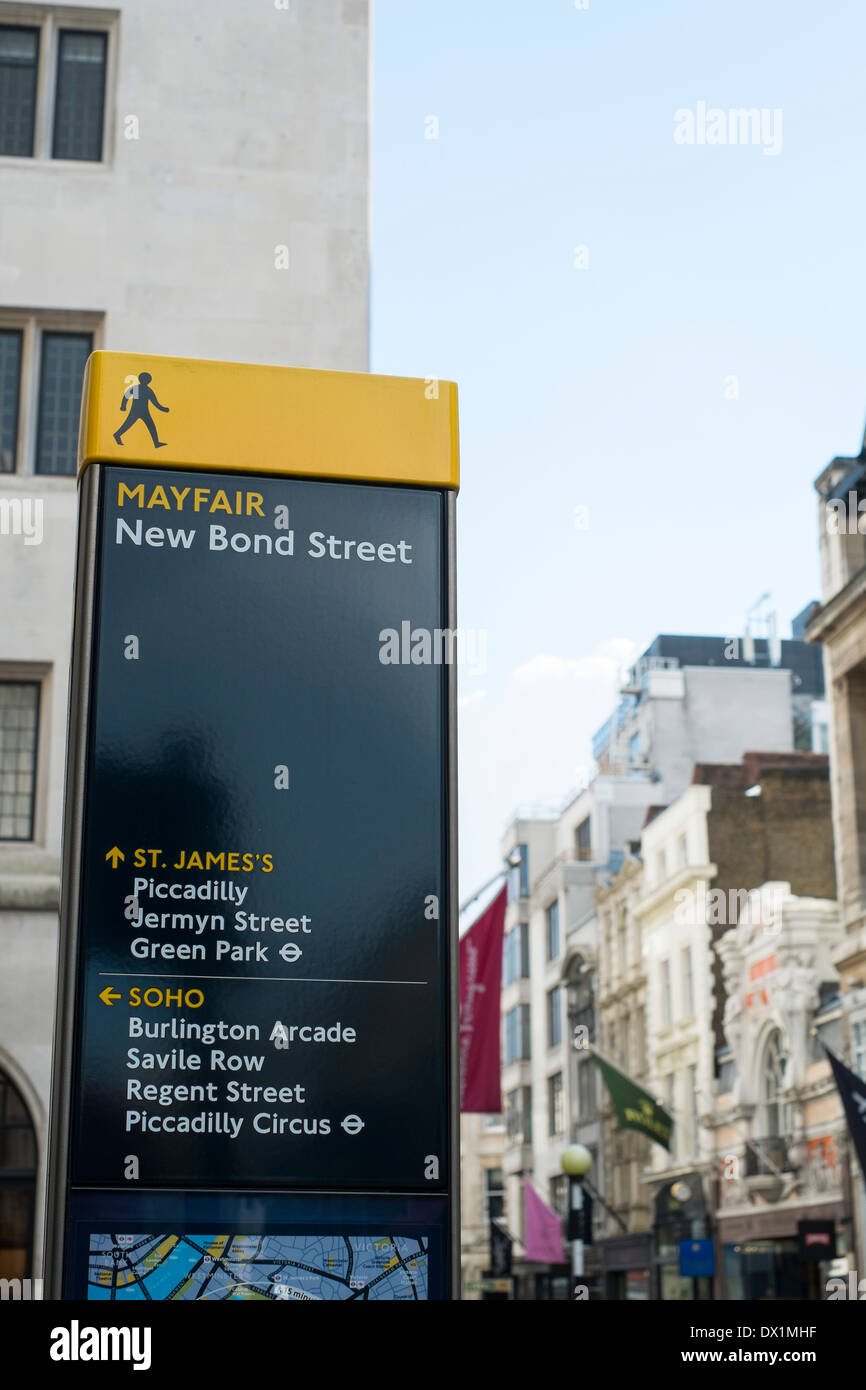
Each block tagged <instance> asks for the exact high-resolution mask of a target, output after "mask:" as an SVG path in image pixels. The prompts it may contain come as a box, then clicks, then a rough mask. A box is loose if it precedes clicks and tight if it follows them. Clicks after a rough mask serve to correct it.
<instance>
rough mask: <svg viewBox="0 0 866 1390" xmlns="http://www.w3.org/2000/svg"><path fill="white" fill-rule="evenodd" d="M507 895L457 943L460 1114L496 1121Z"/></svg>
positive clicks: (503, 892) (502, 894)
mask: <svg viewBox="0 0 866 1390" xmlns="http://www.w3.org/2000/svg"><path fill="white" fill-rule="evenodd" d="M507 902H508V890H507V889H506V888H503V889H502V890H501V892H499V893H497V895H496V897H495V898H494V899H493V901H492V903H490V905H489V907H487V908H486V909H485V911H484V912H483V913H482V914H481V916H480V917H479V918H478V920H477V921H476V922H473V924H472V926H471V927H470V928H469V930H468V931H467V932H464V934H463V936H462V937H461V938H460V1109H461V1110H462V1111H463V1113H464V1114H476V1115H500V1114H501V1113H502V1087H501V1084H500V1056H499V1051H500V1049H499V1038H500V1030H501V1018H500V1010H499V1000H500V991H501V988H502V936H503V927H504V924H505V908H506V905H507Z"/></svg>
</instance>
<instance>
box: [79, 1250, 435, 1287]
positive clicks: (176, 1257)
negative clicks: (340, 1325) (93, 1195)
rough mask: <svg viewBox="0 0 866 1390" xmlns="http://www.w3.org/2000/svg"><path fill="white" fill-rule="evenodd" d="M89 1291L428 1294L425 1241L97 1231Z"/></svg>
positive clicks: (89, 1271)
mask: <svg viewBox="0 0 866 1390" xmlns="http://www.w3.org/2000/svg"><path fill="white" fill-rule="evenodd" d="M87 1297H88V1298H89V1299H112V1300H117V1301H120V1302H122V1301H125V1300H129V1299H133V1300H144V1299H156V1300H160V1301H163V1302H183V1301H186V1300H189V1301H198V1300H204V1301H208V1302H217V1301H220V1300H225V1299H245V1300H251V1299H252V1300H259V1301H263V1302H267V1301H269V1300H270V1301H272V1302H281V1301H282V1302H287V1301H292V1300H295V1301H299V1302H327V1301H328V1300H334V1299H345V1300H352V1299H362V1300H367V1299H373V1300H383V1299H384V1300H393V1301H397V1302H411V1301H413V1300H415V1301H418V1300H421V1299H426V1298H427V1245H426V1243H425V1241H424V1240H423V1239H422V1238H421V1237H419V1238H417V1239H414V1240H412V1239H409V1238H407V1237H405V1236H333V1235H304V1236H268V1235H244V1236H231V1235H221V1236H215V1235H200V1236H193V1235H99V1234H94V1235H92V1236H91V1238H90V1257H89V1268H88V1276H87Z"/></svg>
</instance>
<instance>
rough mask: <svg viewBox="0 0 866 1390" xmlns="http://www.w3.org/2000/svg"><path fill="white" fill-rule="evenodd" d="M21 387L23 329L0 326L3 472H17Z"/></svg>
mask: <svg viewBox="0 0 866 1390" xmlns="http://www.w3.org/2000/svg"><path fill="white" fill-rule="evenodd" d="M20 388H21V332H20V330H19V329H17V328H0V473H14V471H15V450H16V448H17V446H18V399H19V393H20Z"/></svg>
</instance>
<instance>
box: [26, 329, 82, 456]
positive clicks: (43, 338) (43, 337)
mask: <svg viewBox="0 0 866 1390" xmlns="http://www.w3.org/2000/svg"><path fill="white" fill-rule="evenodd" d="M57 338H89V340H90V345H89V348H88V351H87V357H85V359H84V360H85V363H86V362H87V360H88V358H89V357H90V356H91V354H92V352H93V334H92V333H91V332H89V331H88V330H87V329H57V328H42V329H40V332H39V380H38V382H37V384H36V448H35V451H34V454H33V474H34V477H37V478H74V477H75V475H76V471H77V469H76V461H77V460H75V459H74V460H73V468H72V472H71V473H56V472H53V471H51V470H50V469H47V468H46V469H42V468H39V463H40V455H41V451H42V436H43V430H44V428H45V422H44V419H43V414H42V390H43V386H44V383H45V359H46V356H47V354H46V347H47V345H48V341H49V339H57ZM81 379H82V381H83V380H84V372H83V371H82V374H81ZM79 409H80V407H79ZM77 436H78V432H77V428H76V432H75V438H76V440H77Z"/></svg>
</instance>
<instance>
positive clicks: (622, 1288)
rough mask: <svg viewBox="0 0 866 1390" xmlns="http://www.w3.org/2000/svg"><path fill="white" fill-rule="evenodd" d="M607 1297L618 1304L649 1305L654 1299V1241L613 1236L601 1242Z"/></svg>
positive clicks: (646, 1236)
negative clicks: (652, 1298)
mask: <svg viewBox="0 0 866 1390" xmlns="http://www.w3.org/2000/svg"><path fill="white" fill-rule="evenodd" d="M599 1250H600V1252H601V1263H602V1280H603V1287H604V1297H605V1299H606V1300H608V1301H610V1302H616V1303H645V1302H647V1301H648V1300H649V1299H650V1298H651V1297H652V1277H651V1270H652V1239H651V1237H650V1234H649V1232H648V1231H647V1233H646V1234H645V1235H633V1236H632V1235H624V1236H613V1237H611V1238H610V1239H609V1240H605V1241H601V1242H599Z"/></svg>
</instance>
